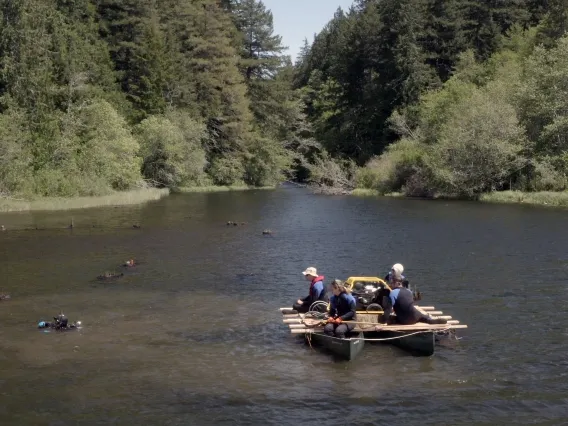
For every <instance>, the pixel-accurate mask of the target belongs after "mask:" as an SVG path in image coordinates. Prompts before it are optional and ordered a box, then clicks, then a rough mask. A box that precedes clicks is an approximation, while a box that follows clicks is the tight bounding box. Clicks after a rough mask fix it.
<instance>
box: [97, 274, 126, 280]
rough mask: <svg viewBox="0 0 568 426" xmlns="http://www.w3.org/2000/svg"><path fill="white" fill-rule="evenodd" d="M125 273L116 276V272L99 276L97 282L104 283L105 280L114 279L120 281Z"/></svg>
mask: <svg viewBox="0 0 568 426" xmlns="http://www.w3.org/2000/svg"><path fill="white" fill-rule="evenodd" d="M123 276H124V273H120V274H115V273H114V272H105V273H104V274H102V275H99V276H98V277H97V280H100V281H104V280H112V279H118V278H120V277H123Z"/></svg>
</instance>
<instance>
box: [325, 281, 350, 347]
mask: <svg viewBox="0 0 568 426" xmlns="http://www.w3.org/2000/svg"><path fill="white" fill-rule="evenodd" d="M331 289H332V291H333V296H331V297H330V299H329V301H330V309H329V318H328V320H327V324H326V325H325V327H324V328H323V332H324V333H325V334H327V335H329V336H335V337H340V338H345V333H347V332H350V331H352V330H353V329H354V328H355V324H353V323H352V322H349V323H347V324H346V323H344V322H343V321H355V319H356V318H357V313H356V306H357V303H356V302H355V298H354V297H353V296H351V295H350V294H349V292H348V290H347V289H346V288H345V285H343V283H342V282H341V281H339V280H334V281H333V282H332V283H331Z"/></svg>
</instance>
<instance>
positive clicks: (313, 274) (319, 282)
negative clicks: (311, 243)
mask: <svg viewBox="0 0 568 426" xmlns="http://www.w3.org/2000/svg"><path fill="white" fill-rule="evenodd" d="M302 274H303V275H304V277H306V280H308V281H309V282H310V290H309V292H308V295H307V296H306V297H304V298H303V299H298V300H297V302H296V303H294V305H293V307H292V309H294V310H295V311H297V312H299V313H305V312H308V310H309V309H310V306H311V305H312V303H314V302H317V301H318V300H322V301H324V302H326V301H327V299H326V291H325V285H324V283H323V280H324V276H323V275H318V271H317V269H316V268H315V267H313V266H310V267H309V268H306V270H305V271H303V272H302Z"/></svg>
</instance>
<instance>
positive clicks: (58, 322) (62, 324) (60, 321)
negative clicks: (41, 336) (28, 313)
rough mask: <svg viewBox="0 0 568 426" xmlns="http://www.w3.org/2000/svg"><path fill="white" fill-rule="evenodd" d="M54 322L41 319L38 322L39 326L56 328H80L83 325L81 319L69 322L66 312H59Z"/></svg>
mask: <svg viewBox="0 0 568 426" xmlns="http://www.w3.org/2000/svg"><path fill="white" fill-rule="evenodd" d="M53 320H54V321H53V322H47V321H40V322H39V323H38V325H37V326H38V328H54V329H56V330H71V329H74V328H78V327H79V326H80V325H81V321H77V322H73V323H71V324H69V321H68V320H67V317H66V316H65V315H64V314H59V315H57V316H56V317H53Z"/></svg>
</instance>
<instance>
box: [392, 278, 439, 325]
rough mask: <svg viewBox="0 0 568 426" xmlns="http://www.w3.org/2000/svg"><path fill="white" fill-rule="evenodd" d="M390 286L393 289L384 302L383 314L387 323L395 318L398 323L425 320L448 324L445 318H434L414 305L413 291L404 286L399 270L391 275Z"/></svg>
mask: <svg viewBox="0 0 568 426" xmlns="http://www.w3.org/2000/svg"><path fill="white" fill-rule="evenodd" d="M391 278H392V279H391V282H390V284H389V285H390V287H391V291H390V293H389V295H388V296H386V297H385V300H384V302H383V304H384V305H385V311H384V315H383V320H384V322H385V323H387V324H388V323H389V322H390V321H391V320H393V319H394V322H396V323H397V324H403V325H412V324H416V323H417V322H425V323H428V324H446V323H447V321H446V320H445V319H440V318H432V317H430V316H429V315H425V314H423V313H422V312H420V311H419V310H418V309H416V307H415V306H414V295H413V294H412V292H411V291H410V290H409V289H407V288H405V287H403V284H402V283H403V279H402V275H401V274H400V273H399V272H398V271H394V272H393V275H392V277H391ZM393 311H394V313H395V314H396V316H395V317H394V318H392V319H391V314H392V312H393Z"/></svg>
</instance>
